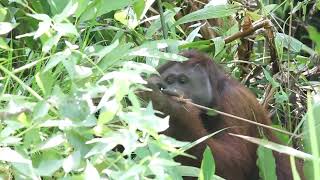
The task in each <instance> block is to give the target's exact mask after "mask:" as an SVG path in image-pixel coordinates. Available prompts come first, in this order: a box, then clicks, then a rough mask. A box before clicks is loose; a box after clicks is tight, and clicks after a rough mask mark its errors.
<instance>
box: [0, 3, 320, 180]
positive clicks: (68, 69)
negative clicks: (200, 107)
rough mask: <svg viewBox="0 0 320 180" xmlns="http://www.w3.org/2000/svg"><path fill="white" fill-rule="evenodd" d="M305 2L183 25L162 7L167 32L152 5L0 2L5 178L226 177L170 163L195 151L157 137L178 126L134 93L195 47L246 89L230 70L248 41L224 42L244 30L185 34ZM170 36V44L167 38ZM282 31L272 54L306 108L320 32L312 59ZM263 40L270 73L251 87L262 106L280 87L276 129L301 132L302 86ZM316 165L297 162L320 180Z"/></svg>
mask: <svg viewBox="0 0 320 180" xmlns="http://www.w3.org/2000/svg"><path fill="white" fill-rule="evenodd" d="M182 3H183V2H182ZM305 3H306V4H297V5H294V4H292V3H289V2H287V1H284V2H283V3H281V4H279V5H276V4H271V5H265V6H264V5H262V6H261V7H260V9H259V10H257V11H247V10H246V9H245V8H244V7H243V6H242V5H239V4H237V3H235V4H229V5H217V6H214V5H212V4H211V5H210V4H208V5H207V6H206V7H204V8H201V9H199V10H198V11H196V12H193V13H189V14H187V15H185V16H183V17H181V18H180V19H178V18H177V17H176V15H177V13H179V12H180V11H181V10H182V8H183V5H181V4H179V1H177V2H174V1H173V2H171V1H169V2H164V3H163V4H162V5H163V6H164V7H165V11H164V12H163V14H161V15H163V16H164V19H165V24H161V21H160V18H159V15H158V14H157V13H154V11H156V10H154V9H157V7H156V6H155V5H154V4H155V2H154V0H118V1H111V0H106V1H100V0H69V1H63V0H49V1H28V0H9V1H7V0H0V80H1V81H0V91H1V94H0V120H1V124H0V145H1V147H0V160H1V163H0V176H1V178H3V179H41V178H53V179H99V178H102V179H103V178H108V179H182V175H190V176H198V175H199V174H201V175H200V178H202V179H210V178H212V179H219V177H217V176H213V174H212V173H214V171H212V169H215V165H214V160H213V158H212V155H211V152H210V150H209V149H206V151H205V152H204V160H203V163H202V167H201V169H198V168H194V167H186V166H181V165H180V164H179V163H177V162H175V161H174V160H173V158H174V157H175V156H177V155H181V154H182V155H185V156H189V155H187V154H186V153H184V151H185V150H186V147H190V144H188V143H187V142H179V141H176V140H175V139H172V138H170V137H167V136H165V135H162V134H159V133H160V132H162V131H164V130H165V129H167V128H168V126H169V123H168V121H169V117H164V118H161V117H158V116H156V111H155V110H153V107H152V104H151V103H149V102H145V104H148V105H147V106H142V103H141V101H140V99H139V97H138V96H137V95H136V92H138V91H140V90H146V88H145V87H144V86H143V85H144V84H146V81H145V80H144V77H147V76H149V75H150V74H154V73H157V72H156V70H155V67H156V66H157V65H159V64H162V63H164V62H166V61H168V60H171V61H172V60H173V61H184V60H186V59H185V58H183V57H181V56H178V55H176V53H177V52H178V51H180V50H183V49H188V48H197V49H200V50H203V51H207V52H208V53H210V54H211V55H212V56H213V57H215V60H216V61H219V62H221V63H225V64H227V65H226V69H227V70H229V71H230V72H231V73H232V75H233V76H235V77H236V78H238V79H239V80H241V79H245V77H243V76H242V75H241V73H240V72H241V70H240V68H239V66H238V65H237V63H234V62H233V58H234V57H235V56H236V53H237V47H238V45H239V44H240V41H238V40H236V41H234V42H232V43H229V44H226V43H225V42H224V40H223V37H227V36H229V35H231V34H234V33H236V32H238V31H239V26H240V24H239V23H238V22H236V23H234V25H232V26H227V25H226V26H224V27H221V28H219V29H216V32H217V34H218V35H220V36H221V37H217V38H214V39H211V40H210V39H209V40H208V39H207V40H202V39H201V35H200V28H201V27H202V26H204V24H203V23H194V24H193V25H192V26H191V27H189V28H184V27H183V25H184V24H185V23H189V22H194V21H198V20H204V19H208V18H225V19H226V18H227V16H230V15H237V14H241V13H247V14H249V15H250V16H251V17H252V19H253V20H254V21H257V20H258V19H259V18H262V17H266V18H269V17H274V16H278V17H286V15H287V14H283V12H284V11H288V10H289V11H291V12H294V13H292V15H294V14H295V13H296V12H297V13H298V12H301V11H302V10H303V9H304V8H306V7H307V4H308V3H309V2H307V1H305ZM316 7H317V8H319V6H316ZM287 18H288V19H289V18H295V17H292V16H289V17H287ZM296 18H297V19H298V18H300V17H296ZM281 23H282V22H281ZM164 26H166V27H167V28H168V39H163V32H162V31H161V29H162V28H163V27H164ZM284 27H285V25H284ZM279 29H280V30H279V32H278V33H277V34H276V38H275V44H276V49H277V51H278V56H279V62H281V65H282V73H281V74H282V75H286V76H287V77H289V76H294V77H295V79H294V84H297V86H295V87H296V88H295V89H294V91H295V92H296V94H297V95H298V96H299V95H300V99H302V100H301V102H299V103H300V105H301V104H302V106H303V105H304V104H306V103H305V102H306V101H305V99H304V98H305V97H306V96H305V94H306V89H309V90H312V91H313V93H316V88H315V85H318V84H319V79H316V81H311V80H310V78H309V77H310V76H309V75H310V74H308V73H307V72H309V70H312V69H313V68H314V67H315V65H317V63H318V62H317V61H316V59H317V58H316V57H317V53H319V43H318V42H319V36H320V35H319V34H320V33H319V32H318V31H317V29H316V28H314V27H311V26H310V27H308V28H307V30H308V32H309V34H310V38H309V40H311V41H314V42H316V44H315V49H312V48H311V47H312V46H309V44H306V43H304V42H301V41H299V38H298V37H297V38H295V37H293V36H292V35H291V34H289V33H288V32H287V30H286V29H282V28H281V27H280V28H279ZM255 42H256V44H255V46H254V52H253V53H252V55H251V59H252V60H251V61H250V62H249V64H251V65H254V66H257V67H262V69H263V72H264V73H261V72H262V71H260V73H258V74H257V77H254V78H252V83H250V86H249V87H250V88H251V89H252V90H253V91H254V92H256V93H257V94H258V97H259V98H265V96H264V94H263V92H264V89H265V87H266V86H268V85H269V84H271V86H272V87H273V88H274V89H275V95H274V97H275V101H274V103H272V106H273V107H275V111H276V114H277V116H275V118H274V119H275V123H276V124H278V125H284V127H285V128H287V130H289V131H291V132H294V133H296V134H297V133H298V132H300V131H301V127H302V123H303V121H305V119H302V117H303V116H304V114H305V112H306V109H302V110H299V111H298V112H297V114H299V116H297V117H299V118H298V120H299V121H296V119H295V118H293V117H294V113H295V112H293V111H295V110H297V108H295V106H293V104H292V102H290V97H291V96H292V93H291V92H292V91H293V86H291V85H289V82H287V83H288V84H286V83H283V82H279V81H280V80H281V79H283V78H281V77H280V78H275V77H273V76H272V73H271V70H270V63H269V61H268V59H269V57H268V54H267V53H266V51H264V50H263V49H264V48H263V42H265V38H264V37H262V36H258V37H257V38H256V39H255ZM165 50H168V51H165ZM311 57H313V59H312V58H311ZM286 73H287V74H286ZM299 90H300V91H299ZM314 97H317V96H314ZM309 105H310V103H309ZM316 108H317V106H316V105H314V109H316ZM312 109H313V106H311V105H310V106H309V112H308V117H307V119H308V124H307V125H305V126H304V127H306V128H307V127H308V128H309V129H305V130H303V131H304V133H305V134H306V135H305V136H304V137H305V138H306V139H308V138H310V141H308V140H305V143H306V151H307V152H308V153H311V154H312V155H313V156H314V157H316V158H319V155H318V151H319V147H318V146H317V144H318V143H317V141H318V139H316V137H318V136H316V134H315V133H316V129H317V126H316V124H317V123H316V122H317V120H318V119H317V118H318V117H319V116H317V115H316V114H315V115H314V116H313V117H312V116H310V115H309V114H310V113H312V112H311V111H312ZM318 109H319V108H318ZM314 112H315V113H316V112H319V111H316V110H314ZM282 117H283V118H285V119H286V121H285V123H283V121H281V119H282ZM309 130H310V131H309ZM309 132H310V134H309ZM207 138H210V137H207ZM290 140H291V139H290ZM258 141H259V140H258ZM266 144H267V145H270V144H269V143H268V142H266ZM191 145H193V144H191ZM271 146H273V145H271ZM181 147H182V148H181ZM275 147H278V146H277V145H275ZM287 148H289V147H287ZM271 149H272V148H271ZM285 150H288V149H285ZM261 151H262V150H261V149H260V151H259V152H260V153H259V154H260V156H261V159H263V158H266V157H267V155H266V156H264V154H263V153H266V154H267V153H268V152H266V151H264V152H261ZM286 153H289V154H290V153H291V154H292V155H299V153H301V152H300V151H299V152H296V151H294V152H290V151H288V152H286ZM310 156H311V155H310V154H302V155H301V154H300V157H302V158H306V157H307V158H309V159H311V160H312V161H308V162H310V163H313V164H311V165H310V164H308V165H307V166H306V168H307V170H306V171H310V173H311V174H312V173H314V176H313V177H316V173H317V172H318V171H317V172H316V171H315V168H316V167H319V165H317V163H318V160H317V159H316V158H314V157H313V156H312V157H310ZM213 157H214V154H213ZM308 166H309V167H308Z"/></svg>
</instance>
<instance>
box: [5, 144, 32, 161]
mask: <svg viewBox="0 0 320 180" xmlns="http://www.w3.org/2000/svg"><path fill="white" fill-rule="evenodd" d="M0 160H1V161H6V162H14V163H25V164H29V163H31V161H30V160H29V159H26V158H24V157H23V156H22V155H20V154H19V153H18V152H16V151H15V150H12V149H11V148H8V147H1V148H0Z"/></svg>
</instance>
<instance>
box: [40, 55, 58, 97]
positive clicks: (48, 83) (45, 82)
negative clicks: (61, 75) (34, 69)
mask: <svg viewBox="0 0 320 180" xmlns="http://www.w3.org/2000/svg"><path fill="white" fill-rule="evenodd" d="M56 58H58V57H56ZM59 58H61V57H59ZM57 63H59V61H58V62H57ZM46 67H48V64H47V66H46ZM35 77H36V78H35V79H36V82H37V85H38V86H39V87H40V89H41V91H42V93H43V94H44V95H45V96H46V97H48V96H49V95H50V94H51V92H52V89H53V85H54V79H53V75H52V73H51V72H50V71H46V72H39V73H37V74H36V76H35Z"/></svg>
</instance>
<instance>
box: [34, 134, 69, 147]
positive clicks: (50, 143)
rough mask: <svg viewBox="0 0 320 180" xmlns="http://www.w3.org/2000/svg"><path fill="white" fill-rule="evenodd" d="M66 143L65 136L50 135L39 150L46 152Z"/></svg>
mask: <svg viewBox="0 0 320 180" xmlns="http://www.w3.org/2000/svg"><path fill="white" fill-rule="evenodd" d="M65 141H66V139H65V136H64V135H62V134H56V135H52V136H51V137H50V138H49V139H48V140H47V141H46V142H44V143H43V144H42V145H41V146H40V147H39V150H46V149H51V148H54V147H57V146H59V145H61V144H62V143H64V142H65Z"/></svg>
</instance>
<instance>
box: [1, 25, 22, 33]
mask: <svg viewBox="0 0 320 180" xmlns="http://www.w3.org/2000/svg"><path fill="white" fill-rule="evenodd" d="M17 26H18V24H12V23H8V22H0V35H2V34H7V33H9V32H10V31H12V29H14V28H15V27H17Z"/></svg>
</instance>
